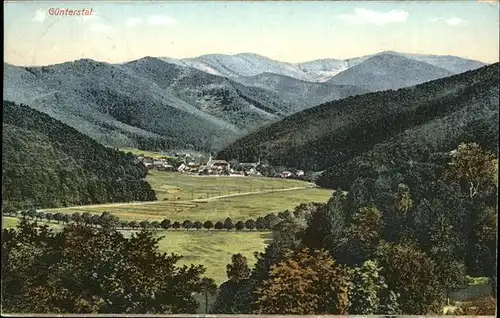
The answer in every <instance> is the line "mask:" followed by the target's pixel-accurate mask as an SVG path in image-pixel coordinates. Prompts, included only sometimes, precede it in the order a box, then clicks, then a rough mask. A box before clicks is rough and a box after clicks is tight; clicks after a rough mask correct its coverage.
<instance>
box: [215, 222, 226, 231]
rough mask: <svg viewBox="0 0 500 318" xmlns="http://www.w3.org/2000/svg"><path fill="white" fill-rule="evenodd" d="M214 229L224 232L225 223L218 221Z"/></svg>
mask: <svg viewBox="0 0 500 318" xmlns="http://www.w3.org/2000/svg"><path fill="white" fill-rule="evenodd" d="M214 228H215V229H216V230H222V229H223V228H224V223H222V222H221V221H218V222H217V223H215V225H214Z"/></svg>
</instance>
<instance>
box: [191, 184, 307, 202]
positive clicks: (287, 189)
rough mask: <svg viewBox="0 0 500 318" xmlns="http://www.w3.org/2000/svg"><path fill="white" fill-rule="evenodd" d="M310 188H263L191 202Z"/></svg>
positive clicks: (197, 200)
mask: <svg viewBox="0 0 500 318" xmlns="http://www.w3.org/2000/svg"><path fill="white" fill-rule="evenodd" d="M309 188H312V187H311V186H307V187H295V188H286V189H276V190H262V191H254V192H243V193H235V194H226V195H220V196H216V197H210V198H206V199H194V200H191V201H190V202H206V201H213V200H217V199H223V198H229V197H239V196H247V195H253V194H263V193H273V192H284V191H292V190H300V189H309Z"/></svg>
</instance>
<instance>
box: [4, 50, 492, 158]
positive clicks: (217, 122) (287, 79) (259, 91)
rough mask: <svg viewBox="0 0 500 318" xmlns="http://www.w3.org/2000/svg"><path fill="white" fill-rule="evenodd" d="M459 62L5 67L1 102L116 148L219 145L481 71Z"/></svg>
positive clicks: (376, 58) (215, 59) (199, 61)
mask: <svg viewBox="0 0 500 318" xmlns="http://www.w3.org/2000/svg"><path fill="white" fill-rule="evenodd" d="M483 65H484V63H481V62H478V61H472V60H467V59H463V58H458V57H448V56H431V55H409V54H402V53H396V52H382V53H379V54H375V55H370V56H363V57H359V58H354V59H348V60H335V59H324V60H317V61H311V62H306V63H298V64H293V63H285V62H280V61H275V60H271V59H269V58H266V57H263V56H259V55H257V54H249V53H244V54H237V55H222V54H212V55H205V56H201V57H198V58H188V59H170V58H154V57H145V58H142V59H139V60H135V61H131V62H128V63H120V64H109V63H104V62H97V61H93V60H89V59H82V60H78V61H74V62H66V63H61V64H56V65H50V66H39V67H20V66H13V65H10V64H7V63H4V99H5V100H10V101H14V102H18V103H23V104H26V105H28V106H30V107H32V108H34V109H37V110H39V111H42V112H44V113H46V114H48V115H50V116H52V117H53V118H55V119H57V120H60V121H61V122H63V123H65V124H68V125H69V126H71V127H73V128H75V129H77V130H78V131H80V132H82V133H84V134H86V135H88V136H90V137H92V138H94V139H95V140H97V141H99V142H101V143H103V144H105V145H108V146H113V147H137V148H143V149H149V150H155V149H167V148H195V149H197V150H212V149H220V148H223V147H224V146H226V145H228V144H230V143H231V142H233V141H235V140H236V139H237V138H239V137H242V136H244V135H247V134H249V133H252V132H254V131H256V130H258V129H260V128H261V127H265V126H267V125H270V124H272V123H274V122H277V121H279V120H281V119H283V118H286V117H287V116H290V115H292V114H294V113H297V112H300V111H302V110H305V109H308V108H310V107H313V106H315V105H318V104H322V103H326V102H330V101H334V100H341V99H344V98H348V97H350V96H356V95H361V94H366V93H369V92H373V91H379V90H386V89H398V88H401V87H406V86H410V85H415V84H419V83H423V82H427V81H429V80H433V79H436V78H441V77H446V76H450V75H453V74H456V73H461V72H465V71H468V70H470V69H475V68H478V67H481V66H483Z"/></svg>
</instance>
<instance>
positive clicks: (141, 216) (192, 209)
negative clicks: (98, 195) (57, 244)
mask: <svg viewBox="0 0 500 318" xmlns="http://www.w3.org/2000/svg"><path fill="white" fill-rule="evenodd" d="M331 194H332V192H331V190H325V189H317V188H308V189H299V190H290V191H282V192H271V193H258V194H249V195H244V196H243V195H242V196H235V197H226V198H219V199H213V200H207V201H202V202H192V201H183V202H181V201H176V202H171V201H161V202H158V203H154V204H140V203H136V204H130V205H120V206H115V207H75V208H69V209H68V208H66V209H51V210H47V211H51V212H62V213H74V212H80V213H83V212H90V213H98V214H100V213H102V212H109V213H111V214H113V215H116V216H117V217H119V218H120V219H123V220H136V221H142V220H150V221H153V220H163V219H165V218H168V219H170V220H175V221H184V220H186V219H189V220H191V221H202V222H203V221H206V220H211V221H214V222H216V221H221V220H224V219H226V218H227V217H230V218H232V219H233V220H234V221H240V220H241V221H245V220H247V219H249V218H254V219H255V218H257V217H259V216H265V215H266V214H268V213H271V212H281V211H284V210H287V209H288V210H292V209H293V208H295V207H296V206H297V205H299V204H300V203H304V202H326V201H328V199H329V198H330V197H331Z"/></svg>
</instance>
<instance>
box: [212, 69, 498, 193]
mask: <svg viewBox="0 0 500 318" xmlns="http://www.w3.org/2000/svg"><path fill="white" fill-rule="evenodd" d="M498 72H499V64H498V63H496V64H492V65H489V66H485V67H482V68H480V69H477V70H474V71H469V72H465V73H462V74H459V75H455V76H450V77H447V78H443V79H438V80H435V81H432V82H427V83H424V84H420V85H417V86H413V87H409V88H404V89H398V90H397V91H394V90H389V91H384V92H376V93H369V94H365V95H361V96H355V97H350V98H346V99H343V100H340V101H335V102H330V103H326V104H323V105H320V106H316V107H313V108H311V109H307V110H305V111H302V112H300V113H297V114H294V115H292V116H290V117H287V118H285V119H284V120H282V121H280V122H277V123H275V124H272V125H270V126H268V127H266V128H264V129H262V130H260V131H258V132H256V133H254V134H250V135H248V136H246V137H244V138H242V139H240V140H238V141H237V142H235V143H233V144H232V145H231V146H229V147H228V148H226V149H225V150H223V151H221V152H220V153H219V155H218V157H219V158H225V159H232V158H235V159H238V160H242V161H243V160H244V161H247V160H256V159H257V158H258V157H259V155H260V157H261V158H265V159H267V160H268V161H269V162H270V163H271V164H274V165H284V166H291V167H299V168H303V169H310V170H323V169H327V168H331V169H340V170H342V169H345V168H346V167H347V164H348V163H350V162H351V163H352V162H353V161H358V162H364V163H366V164H368V165H371V166H374V165H387V164H390V163H391V162H393V161H394V160H425V156H426V155H428V154H430V153H433V152H438V151H449V150H451V149H454V148H455V147H456V146H457V145H458V144H459V143H460V142H462V141H463V142H467V141H475V142H478V143H480V144H482V145H484V146H485V147H488V148H490V149H491V148H496V147H497V146H496V145H497V144H498V102H499V101H498V95H499V87H498V86H499V73H498ZM363 158H364V159H363ZM377 168H380V167H377ZM324 185H328V186H332V185H333V184H328V183H324Z"/></svg>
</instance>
